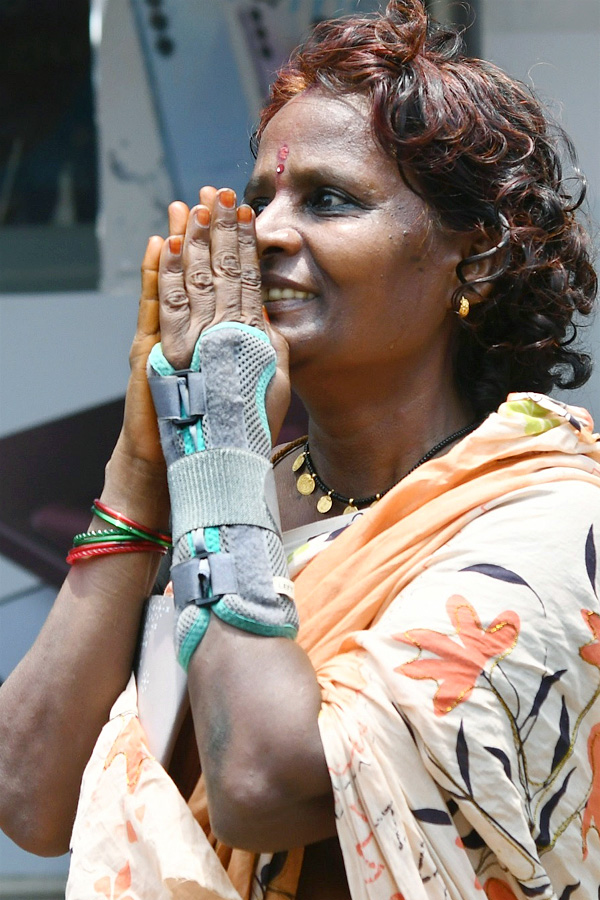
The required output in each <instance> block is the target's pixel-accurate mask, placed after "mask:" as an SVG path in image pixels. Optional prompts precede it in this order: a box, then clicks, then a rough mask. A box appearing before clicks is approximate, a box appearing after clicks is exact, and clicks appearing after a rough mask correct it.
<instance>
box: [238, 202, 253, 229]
mask: <svg viewBox="0 0 600 900" xmlns="http://www.w3.org/2000/svg"><path fill="white" fill-rule="evenodd" d="M237 220H238V222H242V223H243V224H244V225H247V224H248V222H251V221H252V207H251V206H246V205H244V206H239V207H238V211H237Z"/></svg>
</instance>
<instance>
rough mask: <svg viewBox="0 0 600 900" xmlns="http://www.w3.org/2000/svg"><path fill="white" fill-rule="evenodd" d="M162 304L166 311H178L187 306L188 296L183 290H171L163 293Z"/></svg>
mask: <svg viewBox="0 0 600 900" xmlns="http://www.w3.org/2000/svg"><path fill="white" fill-rule="evenodd" d="M163 303H164V305H165V306H166V307H167V308H168V309H174V310H179V309H181V308H182V307H184V306H187V305H188V303H189V300H188V295H187V294H186V292H185V291H184V289H183V288H173V289H171V290H170V291H167V292H166V293H165V295H164V297H163Z"/></svg>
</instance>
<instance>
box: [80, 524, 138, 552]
mask: <svg viewBox="0 0 600 900" xmlns="http://www.w3.org/2000/svg"><path fill="white" fill-rule="evenodd" d="M138 540H139V538H138V537H137V535H135V534H127V533H124V532H122V531H117V530H116V529H113V528H103V529H102V530H101V531H82V532H81V533H80V534H76V535H75V537H74V538H73V546H74V547H81V546H82V545H84V544H101V543H102V542H103V541H123V542H125V543H126V542H127V541H138Z"/></svg>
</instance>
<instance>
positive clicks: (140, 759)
mask: <svg viewBox="0 0 600 900" xmlns="http://www.w3.org/2000/svg"><path fill="white" fill-rule="evenodd" d="M118 756H124V757H125V763H126V766H127V790H128V791H129V793H130V794H133V792H134V791H135V789H136V787H137V785H138V781H139V780H140V776H141V774H142V765H143V763H144V760H146V759H154V757H153V756H152V754H151V753H150V751H149V750H148V748H147V747H146V744H145V735H144V732H143V729H142V726H141V725H140V723H139V720H138V719H137V718H135V717H134V718H133V719H131V721H130V722H129V723H128V724H127V725H126V727H125V728H124V729H123V731H122V732H121V733H120V734H119V736H118V738H117V739H116V741H115V742H114V744H113V745H112V747H111V750H110V753H109V754H108V756H107V757H106V762H105V763H104V768H105V769H108V767H109V766H110V765H111V764H112V763H113V762H114V761H115V759H116V758H117V757H118Z"/></svg>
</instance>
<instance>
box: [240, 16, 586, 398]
mask: <svg viewBox="0 0 600 900" xmlns="http://www.w3.org/2000/svg"><path fill="white" fill-rule="evenodd" d="M314 87H319V88H323V89H325V90H329V91H332V92H333V93H336V94H340V93H354V94H362V95H366V96H367V97H368V98H369V101H370V104H371V110H372V121H373V130H374V134H375V136H376V138H377V140H378V141H379V142H380V144H381V146H382V147H383V148H384V149H385V150H386V152H388V153H390V154H391V155H392V156H393V157H394V158H395V160H396V161H397V164H398V167H399V169H400V172H401V174H402V176H403V178H404V179H405V181H406V183H407V184H408V185H409V187H411V188H412V189H413V190H415V191H416V192H417V193H418V194H419V195H420V196H421V197H422V198H423V199H424V200H425V201H426V202H427V203H428V204H429V206H430V207H431V208H432V209H433V210H434V211H435V212H436V213H437V215H438V218H439V221H440V222H441V224H442V225H443V226H445V227H447V228H449V229H453V230H458V231H471V230H480V231H483V232H485V233H486V234H487V235H488V236H491V237H492V239H493V241H494V243H495V245H496V250H495V251H492V254H493V256H494V265H493V271H492V274H491V275H490V276H489V277H488V278H486V281H487V282H491V290H489V291H482V292H481V296H482V299H481V301H480V302H478V303H477V304H472V305H471V312H470V314H469V316H468V318H467V319H464V320H461V327H460V329H459V336H458V342H457V353H456V377H457V382H458V385H459V389H460V390H461V391H462V392H463V393H464V394H465V395H466V396H468V397H469V398H470V401H471V403H472V404H473V407H474V409H475V411H476V412H477V413H478V414H479V415H482V414H484V413H486V412H488V411H490V410H492V409H495V408H496V407H497V405H498V404H499V403H500V402H502V400H503V399H504V398H505V397H506V394H507V393H508V392H509V391H514V390H517V391H518V390H533V391H543V392H547V391H549V390H550V389H552V388H553V387H555V386H559V387H578V386H579V385H581V384H583V383H584V382H585V381H586V380H587V379H588V377H589V375H590V372H591V361H590V358H589V356H588V355H587V354H585V353H583V352H581V351H578V350H577V349H576V348H574V346H573V344H574V341H575V337H576V333H577V328H576V324H575V321H574V317H576V316H577V315H588V314H589V313H590V312H591V309H592V306H593V302H594V298H595V295H596V289H597V279H596V275H595V272H594V269H593V267H592V265H591V262H590V241H589V237H588V236H587V234H586V232H585V230H584V229H583V228H582V227H581V225H580V224H579V222H578V221H577V219H576V215H575V211H576V209H577V208H578V207H579V205H580V204H581V202H582V200H583V197H584V194H585V183H584V181H583V178H582V177H581V176H580V175H579V174H578V172H577V170H576V168H575V166H576V159H575V153H574V150H573V147H572V144H571V142H570V141H569V139H568V137H567V136H566V135H565V134H564V132H563V131H562V129H561V128H560V127H559V126H557V125H555V124H553V123H552V122H551V121H550V120H549V118H548V116H547V115H546V114H545V112H544V111H543V109H542V107H541V105H540V104H539V102H538V101H537V100H536V99H535V97H534V96H533V95H532V93H531V91H530V90H529V89H528V88H527V87H526V86H525V85H524V84H522V83H521V82H519V81H517V80H515V79H514V78H511V77H509V76H508V75H506V74H505V73H504V72H502V71H501V70H500V69H498V68H497V67H496V66H494V65H492V64H491V63H489V62H486V61H484V60H479V59H470V58H466V57H465V56H464V55H463V42H462V37H461V34H460V32H459V31H458V29H452V28H448V27H446V26H441V25H439V24H438V23H436V22H434V21H432V20H431V19H430V18H429V17H428V15H427V13H426V10H425V8H424V6H423V3H422V2H421V0H392V2H390V3H388V6H387V9H386V11H385V13H381V14H375V15H367V16H351V17H346V18H343V19H334V20H331V21H328V22H322V23H320V24H319V25H318V26H317V27H316V28H315V29H314V31H313V32H312V34H311V35H310V37H309V38H308V40H307V41H306V42H305V43H304V44H303V45H302V46H300V47H299V48H298V49H297V50H296V51H295V52H294V53H293V55H292V57H291V58H290V61H289V63H288V64H287V65H286V66H284V67H283V68H282V69H281V71H280V72H279V73H278V75H277V77H276V80H275V82H274V84H273V86H272V89H271V98H270V102H269V104H268V105H267V107H266V108H265V110H264V111H263V114H262V116H261V120H260V124H259V128H258V130H257V133H256V139H257V141H260V136H261V134H262V132H263V131H264V128H265V127H266V125H267V124H268V122H269V121H270V120H271V119H272V118H273V116H274V115H275V114H276V113H277V111H278V110H279V109H280V108H281V107H282V106H283V105H284V104H285V103H287V102H288V100H290V99H291V98H292V97H294V96H295V95H296V94H298V93H300V92H301V91H305V90H308V89H310V88H314ZM561 147H563V148H564V149H565V150H566V154H567V157H568V158H569V159H570V161H571V163H572V165H573V173H572V174H571V177H570V178H569V179H567V178H565V177H564V176H563V169H562V164H561V158H560V155H559V154H560V149H561ZM468 262H469V260H466V261H465V263H464V264H463V266H462V267H460V268H461V269H462V271H461V270H459V273H458V274H459V276H461V280H462V281H463V283H464V288H463V289H462V290H459V291H458V292H457V293H456V295H455V297H454V303H455V306H457V305H458V302H459V299H460V295H461V293H466V295H467V296H468V297H471V299H472V300H473V299H476V298H475V294H476V293H477V292H478V282H477V281H472V282H469V281H468V280H466V278H465V277H463V275H462V272H464V271H466V269H467V265H468ZM479 289H480V288H479Z"/></svg>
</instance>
